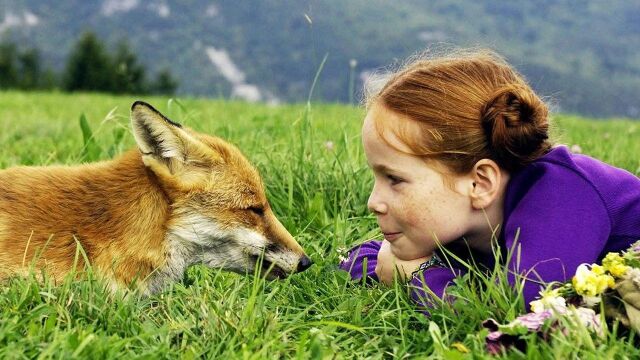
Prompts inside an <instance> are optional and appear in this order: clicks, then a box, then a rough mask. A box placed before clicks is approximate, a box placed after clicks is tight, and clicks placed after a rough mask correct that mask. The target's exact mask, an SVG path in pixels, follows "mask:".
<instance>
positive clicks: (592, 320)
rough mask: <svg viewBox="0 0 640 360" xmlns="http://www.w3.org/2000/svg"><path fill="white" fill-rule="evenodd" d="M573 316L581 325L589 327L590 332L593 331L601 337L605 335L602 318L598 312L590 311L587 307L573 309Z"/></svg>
mask: <svg viewBox="0 0 640 360" xmlns="http://www.w3.org/2000/svg"><path fill="white" fill-rule="evenodd" d="M571 314H572V315H573V318H574V319H575V320H577V321H578V322H579V323H580V324H581V325H583V326H585V327H587V328H588V329H589V330H592V331H593V332H595V333H596V334H598V335H600V336H602V335H604V333H603V328H602V323H601V322H600V316H598V315H597V314H596V312H595V311H593V309H588V308H585V307H578V308H573V307H572V308H571Z"/></svg>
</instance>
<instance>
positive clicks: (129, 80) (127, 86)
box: [113, 40, 148, 94]
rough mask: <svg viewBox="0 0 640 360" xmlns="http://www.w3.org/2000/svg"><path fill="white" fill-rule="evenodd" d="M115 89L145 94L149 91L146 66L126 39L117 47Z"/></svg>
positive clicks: (121, 91) (114, 64)
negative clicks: (140, 61)
mask: <svg viewBox="0 0 640 360" xmlns="http://www.w3.org/2000/svg"><path fill="white" fill-rule="evenodd" d="M113 69H114V79H113V91H114V92H116V93H126V94H143V93H145V92H147V91H148V89H147V88H148V86H147V82H146V71H145V68H144V67H143V66H142V65H141V64H140V63H139V62H138V58H137V57H136V55H135V54H134V53H133V52H132V51H131V49H130V48H129V44H128V43H127V42H126V41H124V40H123V41H121V42H120V43H118V45H117V47H116V53H115V56H114V58H113Z"/></svg>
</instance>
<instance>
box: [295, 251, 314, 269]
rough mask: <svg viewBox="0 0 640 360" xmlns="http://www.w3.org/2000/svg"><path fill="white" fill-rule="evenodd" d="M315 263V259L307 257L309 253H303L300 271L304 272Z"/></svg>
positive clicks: (299, 266) (299, 265)
mask: <svg viewBox="0 0 640 360" xmlns="http://www.w3.org/2000/svg"><path fill="white" fill-rule="evenodd" d="M311 265H313V261H311V259H309V257H307V255H303V256H302V257H301V258H300V261H299V262H298V269H297V270H298V272H303V271H305V270H307V269H308V268H310V267H311Z"/></svg>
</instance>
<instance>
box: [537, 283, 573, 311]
mask: <svg viewBox="0 0 640 360" xmlns="http://www.w3.org/2000/svg"><path fill="white" fill-rule="evenodd" d="M540 295H541V298H540V299H539V300H535V301H532V302H530V303H529V305H531V311H533V312H534V313H537V314H539V313H541V312H543V311H546V310H550V311H551V312H553V313H554V314H564V313H566V312H567V301H566V300H565V298H563V297H562V296H560V295H559V289H554V290H550V291H542V292H540Z"/></svg>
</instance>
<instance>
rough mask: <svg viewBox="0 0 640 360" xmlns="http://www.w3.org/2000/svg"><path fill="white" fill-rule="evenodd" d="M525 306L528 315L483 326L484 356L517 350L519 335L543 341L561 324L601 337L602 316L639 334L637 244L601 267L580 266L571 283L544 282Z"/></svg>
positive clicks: (521, 342) (639, 252)
mask: <svg viewBox="0 0 640 360" xmlns="http://www.w3.org/2000/svg"><path fill="white" fill-rule="evenodd" d="M530 306H531V312H530V313H528V314H525V315H522V316H519V317H517V318H516V319H515V320H513V321H511V322H509V323H508V324H499V323H497V322H496V321H495V320H493V319H489V320H486V321H485V322H483V324H482V325H483V326H484V327H485V328H487V329H489V334H488V335H487V337H486V344H487V350H488V351H489V352H490V353H492V354H497V353H499V352H500V351H502V349H504V348H505V347H510V346H516V347H518V348H521V349H522V348H523V347H524V344H525V342H524V340H523V339H522V336H523V335H526V334H530V333H537V334H539V335H540V336H542V337H546V336H547V335H548V331H547V330H550V329H554V328H557V327H558V326H559V324H560V323H563V322H565V321H568V322H571V323H574V324H575V323H577V324H581V325H583V326H585V327H586V328H587V329H589V330H590V331H593V332H594V333H595V334H596V335H598V336H604V330H603V327H602V323H601V319H602V318H605V319H607V320H614V321H615V320H617V321H619V322H620V323H621V324H622V325H624V326H625V327H627V328H630V329H633V330H635V331H636V332H639V333H640V241H638V242H636V243H634V244H633V245H631V247H630V248H629V249H627V250H626V251H623V252H621V253H608V254H607V255H606V256H605V258H604V259H603V260H602V265H598V264H591V265H589V264H582V265H580V266H579V267H578V269H577V270H576V274H575V276H574V277H573V279H572V280H571V282H567V283H562V284H558V283H552V284H550V285H549V286H548V287H547V288H546V289H545V290H543V291H542V292H540V297H539V298H538V299H537V300H535V301H532V302H531V303H530Z"/></svg>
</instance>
